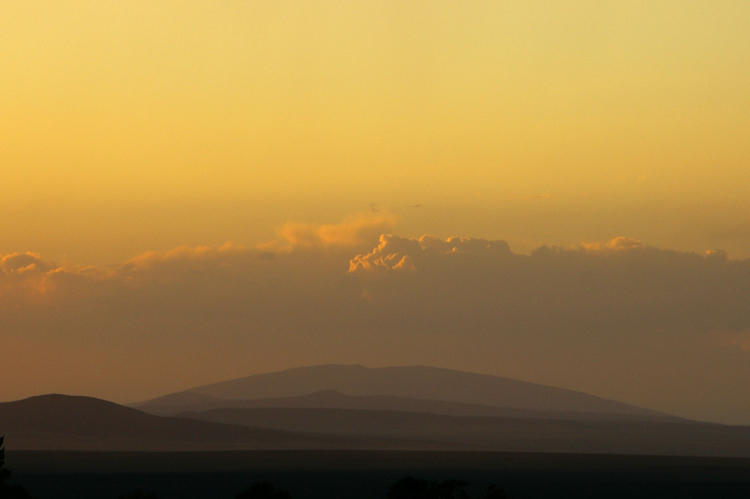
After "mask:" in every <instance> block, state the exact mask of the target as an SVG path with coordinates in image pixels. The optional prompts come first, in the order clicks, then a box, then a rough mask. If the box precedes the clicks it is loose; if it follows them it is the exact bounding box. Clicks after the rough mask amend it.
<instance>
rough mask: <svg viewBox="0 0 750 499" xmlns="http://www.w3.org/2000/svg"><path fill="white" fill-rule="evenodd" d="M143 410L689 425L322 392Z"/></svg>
mask: <svg viewBox="0 0 750 499" xmlns="http://www.w3.org/2000/svg"><path fill="white" fill-rule="evenodd" d="M137 408H138V409H139V410H142V411H144V412H148V413H149V414H157V415H160V416H175V415H178V414H180V413H184V412H204V411H210V410H213V409H240V408H246V409H250V408H256V409H260V408H290V409H291V408H295V409H353V410H365V411H398V412H418V413H427V414H437V415H444V416H463V417H495V418H521V419H562V420H569V421H687V420H685V419H682V418H677V417H674V416H670V415H666V414H661V413H646V414H616V413H606V412H570V411H535V410H532V409H511V408H506V407H493V406H488V405H479V404H465V403H461V402H445V401H442V400H422V399H412V398H406V397H395V396H392V395H345V394H343V393H341V392H337V391H336V390H321V391H319V392H315V393H311V394H309V395H301V396H299V397H280V398H267V399H245V400H243V399H230V400H223V399H219V398H216V397H209V396H207V395H201V394H195V393H190V392H185V393H177V394H173V395H167V396H165V397H160V398H158V399H154V400H152V401H149V402H146V403H144V404H140V405H138V406H137Z"/></svg>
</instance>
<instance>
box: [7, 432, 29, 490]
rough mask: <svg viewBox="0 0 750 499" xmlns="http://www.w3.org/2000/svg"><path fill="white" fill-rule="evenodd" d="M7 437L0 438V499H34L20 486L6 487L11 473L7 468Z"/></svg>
mask: <svg viewBox="0 0 750 499" xmlns="http://www.w3.org/2000/svg"><path fill="white" fill-rule="evenodd" d="M4 442H5V437H4V436H3V437H0V499H33V498H32V497H31V496H30V495H29V493H28V492H26V489H24V488H23V487H21V486H20V485H6V484H5V482H6V480H8V478H10V474H11V471H10V470H9V469H8V468H6V467H5V447H3V443H4Z"/></svg>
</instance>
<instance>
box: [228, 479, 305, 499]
mask: <svg viewBox="0 0 750 499" xmlns="http://www.w3.org/2000/svg"><path fill="white" fill-rule="evenodd" d="M234 497H235V499H292V494H290V493H289V491H288V490H281V489H277V488H275V487H274V486H273V484H272V483H271V482H258V483H255V484H253V485H251V486H250V488H249V489H246V490H243V491H242V492H240V493H239V494H237V495H236V496H234Z"/></svg>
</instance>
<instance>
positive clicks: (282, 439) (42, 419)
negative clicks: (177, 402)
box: [0, 395, 434, 451]
mask: <svg viewBox="0 0 750 499" xmlns="http://www.w3.org/2000/svg"><path fill="white" fill-rule="evenodd" d="M0 435H5V437H6V440H5V443H6V446H7V448H8V449H15V450H18V449H25V450H107V451H114V450H120V451H123V450H130V451H134V450H149V451H157V450H158V451H169V450H233V449H334V448H335V449H386V448H387V449H431V448H434V446H433V445H431V444H429V443H420V442H411V441H381V440H377V439H375V440H368V441H363V440H359V439H352V438H348V437H341V436H326V435H320V434H311V433H300V432H292V431H282V430H275V429H268V428H252V427H248V426H236V425H229V424H221V423H212V422H204V421H195V420H190V419H185V418H167V417H160V416H154V415H151V414H146V413H144V412H141V411H138V410H135V409H132V408H129V407H124V406H121V405H118V404H114V403H112V402H107V401H104V400H99V399H95V398H91V397H72V396H67V395H43V396H39V397H31V398H28V399H25V400H19V401H16V402H4V403H0Z"/></svg>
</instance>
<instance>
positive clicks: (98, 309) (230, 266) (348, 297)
mask: <svg viewBox="0 0 750 499" xmlns="http://www.w3.org/2000/svg"><path fill="white" fill-rule="evenodd" d="M393 222H394V221H393V220H392V219H391V218H389V217H387V216H377V217H360V218H353V219H350V220H347V221H345V222H344V223H342V224H339V225H324V226H319V227H313V226H307V225H301V224H290V225H287V226H285V227H284V228H282V229H281V230H279V240H277V241H274V242H272V243H269V244H266V245H262V246H260V247H258V248H243V247H238V246H234V245H231V244H227V245H225V246H222V247H203V248H187V247H182V248H175V249H173V250H169V251H163V252H150V253H146V254H143V255H140V256H138V257H135V258H133V259H131V260H129V261H127V262H124V263H123V264H121V265H118V266H113V267H109V268H93V267H84V266H61V265H57V264H55V263H54V262H50V261H47V260H45V259H44V258H43V257H42V256H40V255H37V254H32V253H27V254H11V255H5V256H2V257H0V328H1V329H0V340H1V341H2V344H4V345H8V346H9V347H12V348H13V349H14V350H13V351H14V355H13V356H11V357H10V358H9V359H8V361H5V362H3V364H2V366H3V367H0V370H2V372H1V373H0V375H1V376H2V377H3V379H5V380H6V381H7V382H6V383H4V386H3V387H2V388H0V398H3V399H9V398H17V397H20V396H27V395H33V394H37V393H43V392H48V391H65V392H69V393H89V394H92V395H98V396H102V397H105V398H111V399H116V400H121V401H133V400H137V399H143V398H147V397H149V396H153V395H158V394H160V393H164V392H167V391H171V390H176V389H180V388H188V387H190V386H193V385H197V384H202V383H208V382H212V381H218V380H221V379H226V378H231V377H235V376H242V375H247V374H252V373H257V372H263V371H266V370H271V369H282V368H286V367H292V366H297V365H304V364H315V363H323V362H340V363H363V364H366V365H394V364H432V365H441V366H445V367H452V368H458V369H466V370H472V371H479V372H488V373H493V374H499V375H506V376H511V377H516V378H521V379H527V380H531V381H537V382H542V383H548V384H554V385H557V386H565V387H569V388H574V389H580V390H584V391H589V392H592V393H596V394H598V395H602V396H605V397H611V398H615V399H618V400H625V401H628V402H631V403H636V404H641V405H646V406H649V407H653V408H657V409H661V410H666V411H671V412H675V413H679V414H682V415H686V416H691V417H698V418H705V419H715V420H722V421H729V422H744V423H750V419H748V416H747V414H750V400H748V398H747V397H746V394H745V391H746V386H747V384H748V383H750V347H748V345H750V343H749V342H748V331H750V261H749V260H743V261H739V260H732V259H728V258H727V257H726V255H724V254H723V253H721V252H710V253H707V254H703V255H699V254H694V253H682V252H676V251H670V250H666V249H659V248H654V247H650V246H648V245H645V244H642V243H641V242H639V241H637V240H634V239H629V238H624V237H621V238H616V239H614V240H612V241H609V242H603V243H597V244H582V245H581V246H580V247H575V248H558V247H546V246H544V247H540V248H538V249H537V250H535V251H534V252H532V253H531V254H530V255H522V254H516V253H513V252H512V251H511V249H510V247H509V246H508V244H507V243H505V242H504V241H490V240H484V239H472V238H451V239H448V240H441V239H437V238H434V237H431V236H423V237H421V238H419V239H409V238H403V237H399V236H395V235H391V234H388V233H387V232H386V233H384V229H385V230H386V231H387V230H390V229H391V227H392V225H393ZM55 352H57V355H56V354H55ZM5 355H6V357H7V355H8V350H6V352H5ZM24 370H26V371H28V370H33V371H36V372H37V373H42V372H44V373H50V372H54V373H55V375H54V376H53V375H48V374H45V375H44V376H42V375H41V374H39V376H34V375H28V372H26V373H25V372H24Z"/></svg>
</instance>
